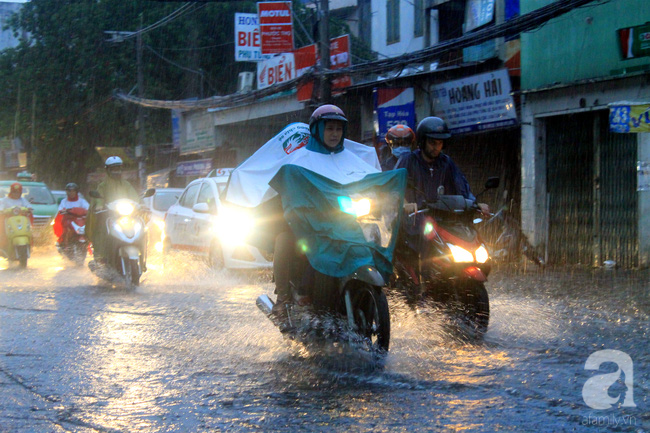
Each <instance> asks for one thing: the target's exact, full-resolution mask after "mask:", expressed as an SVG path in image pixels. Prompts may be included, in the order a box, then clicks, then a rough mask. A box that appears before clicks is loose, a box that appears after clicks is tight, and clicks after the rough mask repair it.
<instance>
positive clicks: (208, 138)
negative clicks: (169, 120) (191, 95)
mask: <svg viewBox="0 0 650 433" xmlns="http://www.w3.org/2000/svg"><path fill="white" fill-rule="evenodd" d="M184 132H185V139H184V140H181V149H180V154H181V155H187V154H188V153H197V152H203V151H204V150H211V149H214V148H216V147H217V145H216V142H215V130H214V120H213V119H212V113H206V112H203V111H198V112H196V113H192V114H186V115H185V131H184Z"/></svg>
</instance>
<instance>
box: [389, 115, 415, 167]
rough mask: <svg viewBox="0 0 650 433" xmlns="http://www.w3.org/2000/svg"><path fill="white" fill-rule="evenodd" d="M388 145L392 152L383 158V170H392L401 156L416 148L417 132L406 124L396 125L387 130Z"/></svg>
mask: <svg viewBox="0 0 650 433" xmlns="http://www.w3.org/2000/svg"><path fill="white" fill-rule="evenodd" d="M386 145H387V147H388V149H390V153H389V154H387V155H384V157H383V158H382V160H381V170H382V171H387V170H392V169H393V168H394V167H395V164H397V161H398V160H399V158H400V157H402V156H404V155H407V154H409V153H411V151H413V150H415V148H416V146H415V133H414V132H413V130H412V129H411V128H409V127H408V126H406V125H395V126H393V127H392V128H390V129H389V130H388V132H386Z"/></svg>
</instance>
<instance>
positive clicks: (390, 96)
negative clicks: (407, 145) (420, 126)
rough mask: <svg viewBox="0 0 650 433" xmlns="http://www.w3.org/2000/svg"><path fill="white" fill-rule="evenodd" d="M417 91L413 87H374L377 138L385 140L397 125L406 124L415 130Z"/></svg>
mask: <svg viewBox="0 0 650 433" xmlns="http://www.w3.org/2000/svg"><path fill="white" fill-rule="evenodd" d="M414 95H415V93H414V91H413V88H412V87H406V88H401V87H399V88H387V89H381V88H380V89H374V90H373V92H372V97H373V102H374V105H375V115H376V119H377V124H376V125H375V132H376V133H377V139H378V140H379V141H380V142H381V141H384V140H385V137H386V133H387V132H388V130H389V129H390V128H392V127H393V126H395V125H406V126H408V127H410V128H411V129H413V130H414V131H415V96H414Z"/></svg>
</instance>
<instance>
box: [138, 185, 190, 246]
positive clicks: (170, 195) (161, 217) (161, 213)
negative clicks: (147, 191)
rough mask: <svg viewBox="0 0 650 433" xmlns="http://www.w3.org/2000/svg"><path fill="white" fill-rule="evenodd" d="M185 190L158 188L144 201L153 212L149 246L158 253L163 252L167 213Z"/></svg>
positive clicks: (150, 222)
mask: <svg viewBox="0 0 650 433" xmlns="http://www.w3.org/2000/svg"><path fill="white" fill-rule="evenodd" d="M182 193H183V188H156V192H155V194H154V195H152V196H151V197H146V198H144V199H142V202H143V203H144V205H145V206H146V207H147V208H149V210H150V211H151V220H150V221H149V224H148V225H149V227H148V230H149V245H150V246H151V247H153V248H155V250H156V251H158V252H160V251H162V235H163V233H164V232H165V212H167V210H168V209H169V208H170V207H171V206H172V205H173V204H174V203H176V202H177V201H178V199H179V197H180V196H181V194H182Z"/></svg>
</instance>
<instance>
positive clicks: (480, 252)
mask: <svg viewBox="0 0 650 433" xmlns="http://www.w3.org/2000/svg"><path fill="white" fill-rule="evenodd" d="M475 254H476V261H477V262H479V263H485V262H487V261H488V259H489V258H490V255H489V254H488V251H487V249H486V248H485V247H484V246H483V245H481V246H480V247H478V248H477V249H476V253H475Z"/></svg>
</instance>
